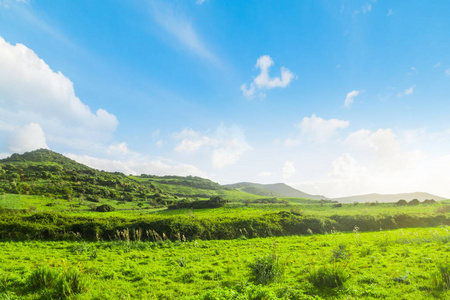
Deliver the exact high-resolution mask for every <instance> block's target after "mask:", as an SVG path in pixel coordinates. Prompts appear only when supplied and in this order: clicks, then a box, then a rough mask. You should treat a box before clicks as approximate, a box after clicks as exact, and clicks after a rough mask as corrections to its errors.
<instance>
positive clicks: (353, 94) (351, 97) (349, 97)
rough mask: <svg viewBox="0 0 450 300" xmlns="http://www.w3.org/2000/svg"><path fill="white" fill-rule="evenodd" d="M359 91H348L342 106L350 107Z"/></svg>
mask: <svg viewBox="0 0 450 300" xmlns="http://www.w3.org/2000/svg"><path fill="white" fill-rule="evenodd" d="M359 93H360V91H357V90H353V91H351V92H350V93H348V94H347V97H345V101H344V106H345V107H350V105H351V104H352V103H353V100H354V99H355V97H357V96H358V95H359Z"/></svg>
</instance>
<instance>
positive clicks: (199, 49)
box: [150, 1, 218, 63]
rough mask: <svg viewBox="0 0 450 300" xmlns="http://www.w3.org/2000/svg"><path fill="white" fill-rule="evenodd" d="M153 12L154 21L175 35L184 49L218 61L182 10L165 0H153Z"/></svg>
mask: <svg viewBox="0 0 450 300" xmlns="http://www.w3.org/2000/svg"><path fill="white" fill-rule="evenodd" d="M150 5H151V14H152V17H153V19H154V21H155V22H156V23H157V24H158V25H159V26H160V27H161V28H162V29H164V30H165V31H166V32H167V33H169V34H170V35H172V36H173V37H175V38H176V39H177V40H178V42H179V43H180V44H181V45H182V46H183V50H184V49H186V48H187V49H189V50H190V51H192V52H193V53H195V54H197V55H198V56H201V57H203V58H206V59H208V60H209V61H211V62H213V63H218V60H217V58H216V57H215V56H214V55H213V54H212V53H211V51H210V50H209V49H208V48H207V47H206V45H205V43H204V42H203V41H202V40H201V39H200V38H199V36H198V35H197V32H196V31H195V29H194V28H193V26H192V23H191V21H190V19H189V18H187V17H186V16H185V15H184V14H183V13H182V12H180V11H176V10H175V9H173V7H172V6H171V5H170V4H168V3H167V2H165V1H151V2H150Z"/></svg>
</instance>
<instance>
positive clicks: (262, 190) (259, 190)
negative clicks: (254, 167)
mask: <svg viewBox="0 0 450 300" xmlns="http://www.w3.org/2000/svg"><path fill="white" fill-rule="evenodd" d="M224 186H226V187H229V188H233V189H237V190H240V191H244V192H247V193H252V194H255V195H259V196H266V197H267V196H269V197H292V198H307V199H313V200H322V199H325V200H328V198H327V197H325V196H323V195H311V194H308V193H305V192H302V191H299V190H297V189H295V188H293V187H291V186H289V185H287V184H285V183H272V184H261V183H253V182H238V183H233V184H226V185H224Z"/></svg>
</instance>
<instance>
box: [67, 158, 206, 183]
mask: <svg viewBox="0 0 450 300" xmlns="http://www.w3.org/2000/svg"><path fill="white" fill-rule="evenodd" d="M64 155H66V156H67V157H69V158H71V159H73V160H75V161H77V162H79V163H82V164H85V165H87V166H90V167H92V168H95V169H99V170H104V171H109V172H122V173H124V174H127V175H128V174H133V175H138V174H152V175H158V176H165V175H178V176H189V175H193V176H200V177H203V178H208V174H207V173H206V172H204V171H202V170H200V169H198V168H196V167H194V166H192V165H188V164H181V163H175V162H172V161H165V160H161V159H157V160H150V159H148V157H146V156H142V155H135V156H132V157H128V158H126V159H121V160H114V159H101V158H97V157H92V156H88V155H77V154H73V153H65V154H64Z"/></svg>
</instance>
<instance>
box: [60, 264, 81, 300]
mask: <svg viewBox="0 0 450 300" xmlns="http://www.w3.org/2000/svg"><path fill="white" fill-rule="evenodd" d="M88 285H89V281H88V279H87V278H86V277H85V276H83V274H82V273H81V270H79V269H77V268H70V269H68V270H64V272H63V273H62V274H61V277H60V279H59V281H58V284H57V286H56V291H57V293H58V295H64V296H65V297H68V296H70V295H74V294H81V293H84V292H86V291H87V289H88Z"/></svg>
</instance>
